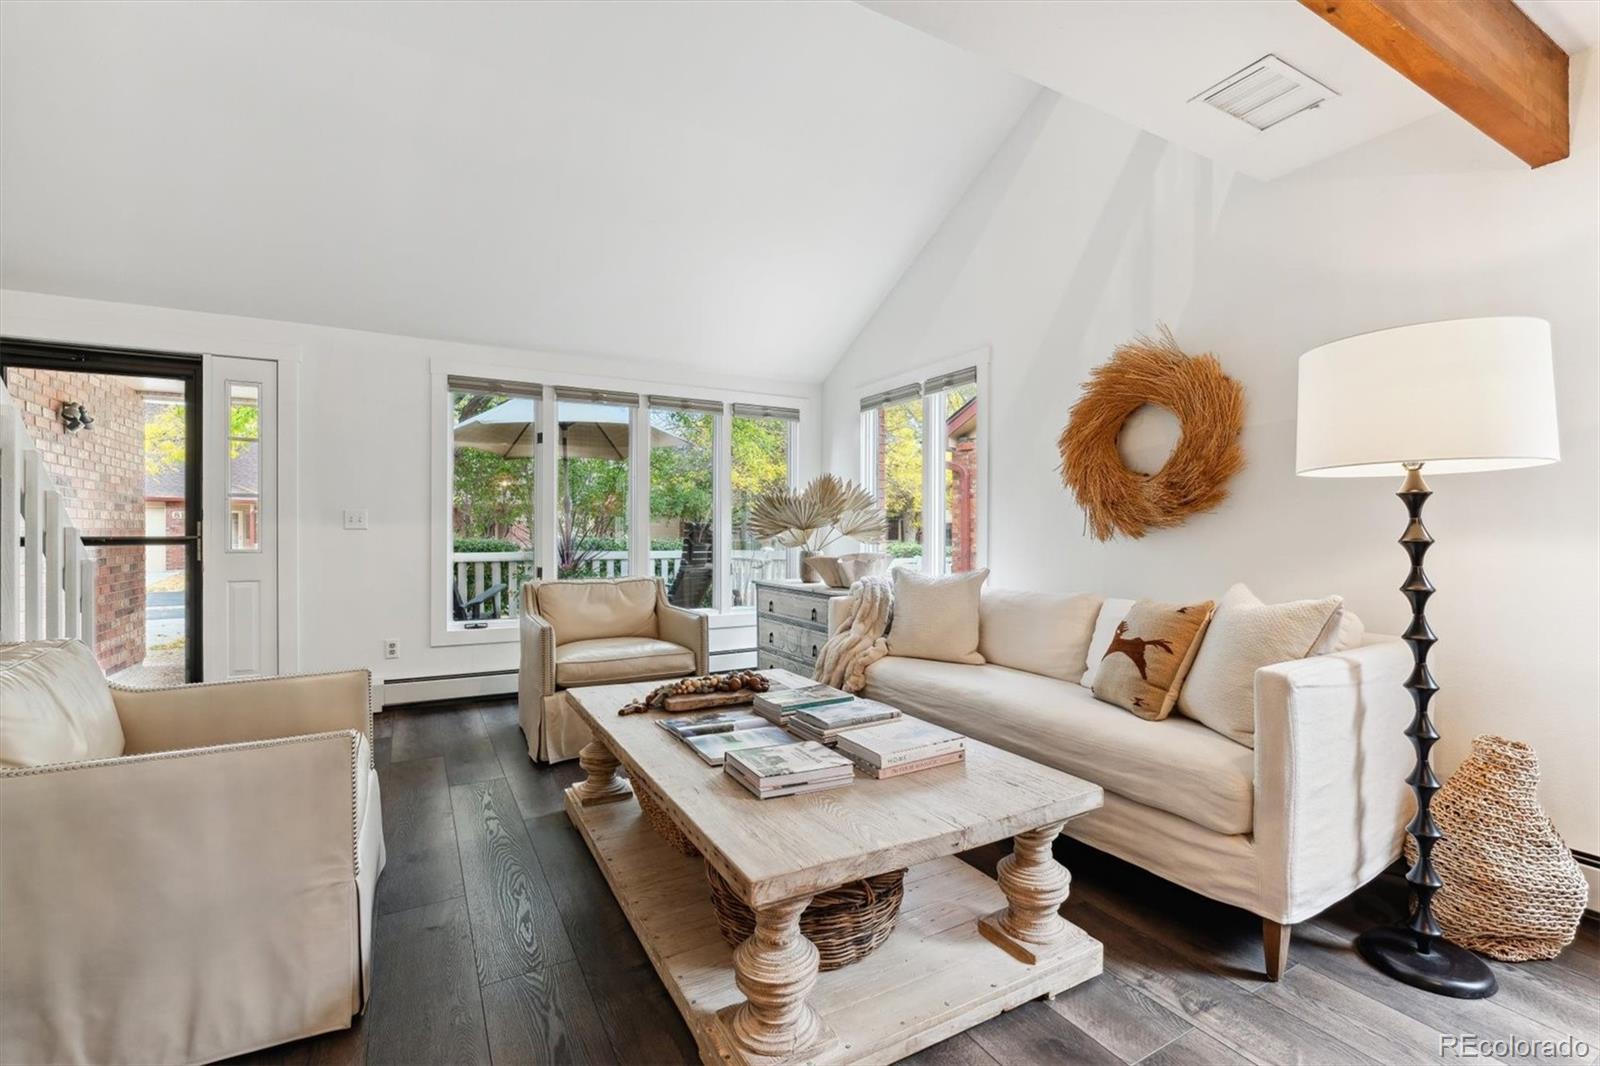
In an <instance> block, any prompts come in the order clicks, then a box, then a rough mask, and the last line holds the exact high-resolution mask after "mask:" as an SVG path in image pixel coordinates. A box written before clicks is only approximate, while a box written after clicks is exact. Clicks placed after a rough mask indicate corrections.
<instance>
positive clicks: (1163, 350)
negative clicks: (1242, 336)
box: [1057, 327, 1244, 540]
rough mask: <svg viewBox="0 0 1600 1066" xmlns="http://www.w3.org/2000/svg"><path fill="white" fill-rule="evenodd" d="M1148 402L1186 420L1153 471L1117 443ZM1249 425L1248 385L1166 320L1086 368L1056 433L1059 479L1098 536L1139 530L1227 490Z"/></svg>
mask: <svg viewBox="0 0 1600 1066" xmlns="http://www.w3.org/2000/svg"><path fill="white" fill-rule="evenodd" d="M1146 404H1151V405H1154V406H1156V407H1164V408H1166V409H1167V410H1169V411H1171V412H1172V413H1173V414H1174V415H1176V416H1177V417H1178V423H1179V426H1180V427H1181V435H1180V437H1179V438H1178V446H1177V447H1176V448H1174V449H1173V451H1172V455H1171V456H1169V457H1168V459H1167V461H1166V464H1165V465H1164V466H1162V468H1161V469H1160V470H1158V471H1157V472H1156V473H1154V474H1141V473H1139V472H1137V471H1134V470H1130V469H1128V467H1127V465H1126V464H1125V463H1124V462H1123V461H1122V456H1121V454H1120V453H1119V452H1118V451H1117V435H1118V434H1119V433H1121V432H1122V424H1123V423H1124V422H1126V421H1127V420H1128V416H1129V415H1131V414H1133V413H1134V412H1135V411H1137V410H1138V409H1139V408H1141V407H1143V406H1145V405H1146ZM1243 431H1244V387H1243V386H1242V385H1240V384H1239V383H1238V382H1237V381H1235V380H1233V379H1232V378H1230V377H1229V376H1228V375H1227V374H1224V373H1223V372H1222V364H1221V363H1219V362H1218V361H1217V359H1216V357H1215V356H1213V355H1211V354H1209V353H1207V354H1205V355H1188V354H1186V353H1185V352H1184V351H1183V350H1182V349H1180V348H1179V347H1178V345H1177V342H1176V341H1174V340H1173V339H1172V334H1171V332H1169V331H1168V330H1167V329H1166V328H1165V327H1163V328H1162V330H1161V334H1160V336H1159V337H1155V338H1150V337H1139V338H1137V339H1136V340H1134V342H1133V343H1131V344H1124V345H1121V346H1120V347H1118V348H1117V349H1116V351H1115V352H1113V353H1112V356H1111V359H1110V360H1109V361H1108V362H1105V363H1102V364H1101V365H1100V366H1097V367H1095V368H1094V369H1093V370H1092V371H1090V372H1089V382H1088V384H1087V385H1085V386H1084V389H1083V395H1082V396H1080V397H1079V398H1078V402H1077V403H1075V404H1073V405H1072V412H1071V414H1070V415H1069V416H1068V420H1067V426H1066V428H1065V429H1063V430H1062V431H1061V439H1060V440H1059V441H1058V442H1057V446H1058V447H1059V448H1060V450H1061V481H1062V483H1063V484H1065V485H1066V487H1067V488H1069V489H1071V490H1072V495H1073V496H1074V497H1075V498H1076V499H1077V501H1078V506H1080V507H1082V508H1083V511H1084V515H1085V516H1086V518H1087V520H1088V524H1089V532H1090V533H1091V534H1092V535H1093V536H1094V537H1095V538H1096V539H1097V540H1110V539H1111V538H1112V537H1113V536H1115V535H1117V534H1118V533H1120V534H1122V535H1123V536H1127V537H1133V538H1138V537H1142V536H1144V535H1145V534H1146V533H1147V532H1149V531H1150V530H1152V529H1164V528H1167V527H1169V526H1176V525H1181V524H1182V523H1183V522H1185V521H1187V520H1188V518H1189V516H1190V515H1194V514H1199V513H1201V512H1204V511H1209V510H1212V509H1213V508H1215V507H1217V506H1218V505H1219V504H1221V503H1222V501H1223V500H1225V499H1227V498H1228V488H1227V484H1228V479H1229V478H1231V477H1233V475H1234V474H1236V473H1238V472H1239V470H1240V469H1242V468H1243V467H1244V449H1243V448H1242V447H1241V446H1240V444H1239V435H1240V433H1242V432H1243Z"/></svg>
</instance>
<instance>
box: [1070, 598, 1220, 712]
mask: <svg viewBox="0 0 1600 1066" xmlns="http://www.w3.org/2000/svg"><path fill="white" fill-rule="evenodd" d="M1213 606H1214V604H1213V603H1212V602H1211V601H1210V600H1207V601H1205V602H1204V603H1190V604H1183V605H1179V604H1176V603H1155V602H1153V601H1151V600H1140V601H1138V602H1137V603H1135V604H1134V605H1133V607H1132V608H1131V609H1130V610H1129V611H1128V616H1127V617H1126V618H1124V619H1123V620H1122V621H1121V622H1119V623H1117V628H1116V630H1115V631H1114V632H1113V633H1112V634H1111V643H1110V644H1109V645H1107V647H1106V653H1105V656H1104V657H1103V658H1101V660H1100V669H1099V670H1098V671H1097V672H1096V674H1095V679H1094V696H1095V699H1097V700H1104V701H1105V702H1106V703H1113V704H1116V705H1117V706H1118V707H1121V708H1122V709H1123V710H1126V711H1132V712H1133V713H1134V714H1136V715H1138V716H1139V717H1140V718H1148V719H1150V720H1151V721H1160V720H1161V719H1163V718H1165V717H1166V716H1167V715H1169V714H1171V713H1172V707H1173V705H1174V704H1175V703H1177V702H1178V690H1179V689H1180V688H1181V687H1182V686H1183V676H1184V674H1186V673H1188V671H1189V664H1190V663H1192V662H1194V654H1195V649H1196V648H1198V647H1199V646H1200V634H1201V633H1203V632H1205V628H1206V623H1207V622H1208V621H1210V620H1211V610H1212V608H1213Z"/></svg>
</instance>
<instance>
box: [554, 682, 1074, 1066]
mask: <svg viewBox="0 0 1600 1066" xmlns="http://www.w3.org/2000/svg"><path fill="white" fill-rule="evenodd" d="M766 672H767V673H768V674H769V676H772V677H774V678H775V679H777V680H780V681H785V682H787V683H789V684H805V683H808V682H807V681H806V679H804V678H801V677H798V676H796V675H794V674H790V673H787V672H786V671H782V670H772V671H766ZM653 687H654V685H653V684H651V683H641V684H633V685H603V686H596V687H592V688H579V689H570V690H568V693H567V694H568V696H569V698H570V699H571V701H572V703H573V705H574V706H575V707H577V709H578V713H579V714H581V715H582V716H583V717H584V719H585V720H586V721H587V722H588V724H589V726H590V728H591V730H592V731H593V733H594V737H595V739H594V742H593V743H591V744H589V745H588V746H587V747H585V748H584V749H583V751H582V753H581V755H580V756H579V761H580V764H581V765H582V767H583V769H584V770H585V771H586V772H587V773H588V778H587V780H584V781H581V782H579V783H578V784H575V785H573V786H572V787H570V788H569V789H567V794H566V807H567V814H568V816H569V817H571V819H572V821H573V823H574V824H575V825H576V826H577V827H578V830H579V831H580V832H581V833H582V834H583V837H584V839H585V840H586V841H587V842H588V844H589V850H590V851H592V852H593V853H594V857H595V861H596V862H598V863H599V865H600V868H601V870H603V871H604V873H605V877H606V880H607V881H608V882H609V883H610V885H611V890H612V892H613V893H614V894H615V895H616V897H617V901H618V902H619V903H620V904H621V905H622V909H623V910H624V911H625V912H626V913H627V915H628V920H629V921H630V922H631V923H632V925H633V930H634V932H635V933H636V934H637V935H638V937H639V940H640V942H641V943H642V944H643V945H644V947H645V950H646V951H647V952H648V953H649V956H650V959H651V961H652V962H653V963H654V964H655V968H656V972H657V973H658V974H660V976H661V980H662V982H663V983H665V984H666V986H667V989H668V991H670V992H671V994H672V998H673V1000H674V1001H675V1002H676V1003H677V1005H678V1010H679V1011H680V1012H682V1014H683V1017H684V1019H685V1020H686V1021H687V1022H688V1024H689V1028H690V1030H691V1031H692V1032H693V1033H694V1036H695V1040H696V1041H697V1042H698V1044H699V1047H700V1055H701V1058H702V1059H703V1060H704V1061H705V1062H707V1063H778V1062H781V1063H798V1062H816V1063H836V1062H837V1063H844V1062H850V1063H856V1062H893V1061H895V1060H896V1059H900V1058H903V1057H904V1056H906V1055H909V1054H911V1053H913V1052H915V1051H917V1050H919V1049H921V1048H924V1047H927V1046H928V1045H930V1044H934V1043H937V1042H938V1041H940V1040H943V1039H945V1038H946V1037H950V1036H953V1035H955V1034H956V1033H958V1032H961V1031H962V1030H964V1029H968V1028H971V1027H972V1026H974V1025H977V1024H978V1023H979V1022H982V1021H985V1020H986V1019H988V1018H992V1017H994V1016H995V1015H996V1014H999V1013H1000V1012H1001V1011H1004V1010H1010V1009H1011V1008H1013V1007H1016V1006H1019V1005H1020V1004H1022V1003H1025V1002H1027V1001H1029V1000H1031V999H1036V998H1038V997H1040V996H1054V995H1056V994H1058V993H1060V992H1063V991H1065V990H1066V989H1068V988H1071V987H1072V986H1074V985H1076V984H1078V983H1079V982H1081V981H1084V980H1087V979H1088V978H1091V977H1094V976H1095V975H1097V974H1098V973H1100V969H1101V949H1100V943H1099V941H1097V940H1095V939H1094V938H1093V937H1091V936H1089V935H1088V934H1086V933H1085V932H1083V930H1081V929H1079V928H1078V927H1077V926H1075V925H1073V924H1072V923H1070V922H1068V921H1066V920H1065V919H1063V918H1062V917H1061V916H1060V914H1059V911H1060V907H1061V904H1062V903H1063V902H1064V901H1065V900H1066V898H1067V889H1068V884H1069V882H1070V880H1071V879H1070V877H1069V876H1068V874H1067V871H1066V868H1065V867H1063V866H1062V865H1061V864H1060V863H1058V862H1056V861H1055V859H1054V858H1053V857H1052V855H1051V849H1050V845H1051V842H1052V841H1054V840H1055V838H1056V835H1057V834H1059V833H1060V832H1061V828H1062V826H1063V825H1065V824H1066V822H1067V820H1068V819H1070V818H1073V817H1076V816H1077V815H1080V814H1083V813H1084V812H1086V811H1091V810H1094V809H1095V808H1097V807H1099V806H1100V802H1101V792H1100V788H1099V786H1098V785H1093V784H1090V783H1089V782H1087V781H1083V780H1080V779H1079V778H1076V777H1073V776H1071V775H1069V774H1064V773H1061V772H1060V771H1058V770H1053V769H1051V768H1049V767H1047V766H1042V765H1040V764H1039V763H1036V762H1033V761H1031V760H1029V759H1024V758H1021V757H1019V756H1016V755H1012V754H1010V753H1009V752H1005V751H1002V750H1000V749H999V748H995V747H991V746H990V745H988V744H982V743H979V742H978V741H976V740H972V739H970V738H969V739H968V741H967V756H966V760H965V761H964V762H962V763H956V764H953V765H950V766H942V767H938V768H936V769H932V770H925V771H922V772H920V773H915V774H908V775H906V776H904V777H899V778H892V779H890V780H887V781H875V780H872V779H870V778H866V777H861V776H859V775H858V777H857V780H856V781H855V782H853V783H852V784H850V785H848V786H846V787H844V788H841V789H835V790H831V791H825V792H815V793H810V794H806V795H799V796H788V797H784V798H781V799H772V800H760V799H757V798H756V797H755V796H752V795H751V794H750V793H748V792H746V791H745V790H744V789H743V788H741V787H740V786H739V785H738V783H736V782H735V781H733V780H732V779H731V778H729V777H728V776H727V775H726V774H724V773H723V772H722V770H721V769H720V768H714V767H708V766H706V765H705V764H704V763H703V762H701V761H700V759H699V758H698V757H697V756H696V755H695V754H694V752H693V751H691V750H690V749H689V748H688V746H687V745H685V744H683V743H682V742H681V741H679V740H677V739H676V738H675V737H673V736H672V735H670V734H669V733H668V732H667V731H666V730H664V729H661V728H660V727H659V726H657V725H656V722H657V721H659V720H660V719H661V718H663V717H667V715H664V714H662V713H659V712H651V713H647V714H637V715H629V716H626V717H621V716H619V715H618V714H617V710H618V709H619V708H620V707H621V706H622V705H623V704H625V703H628V702H629V701H631V700H634V699H637V698H638V697H641V696H643V695H644V694H645V693H647V692H648V691H650V689H651V688H653ZM619 764H620V767H622V768H625V769H626V770H627V773H628V776H629V777H631V778H633V779H635V780H642V781H643V782H645V784H646V785H647V786H648V787H649V788H650V789H651V791H652V792H653V793H654V795H655V796H656V797H659V799H660V802H661V803H662V805H663V806H664V807H665V808H666V809H667V811H668V813H670V814H671V816H672V818H673V820H674V822H676V823H677V825H678V827H679V828H680V829H681V830H682V831H683V832H684V834H685V835H686V836H688V838H689V839H690V840H692V841H693V842H694V844H695V846H696V847H698V848H699V849H700V853H701V855H703V856H704V861H705V862H708V863H710V864H711V865H712V866H713V867H715V868H716V870H717V872H718V873H720V874H721V875H722V876H723V877H724V878H725V879H726V880H727V882H728V884H729V885H731V886H732V887H733V889H734V891H736V892H737V893H738V894H739V895H740V896H741V897H742V898H743V899H744V901H745V902H746V903H747V904H749V906H750V908H751V910H752V911H754V912H755V916H756V931H755V935H753V936H752V937H751V938H750V939H749V940H746V941H745V942H744V944H742V945H741V946H740V947H739V948H737V949H733V948H730V947H728V945H727V944H726V943H724V942H723V940H722V937H721V935H720V933H719V932H718V928H717V921H716V916H715V913H714V911H713V910H712V906H711V901H710V895H709V892H708V889H707V886H706V875H705V870H704V866H703V864H702V860H701V859H697V858H687V857H685V856H683V855H681V854H679V853H678V852H677V851H675V850H673V849H672V848H671V847H670V846H668V845H667V843H666V842H665V841H663V840H662V839H661V838H660V837H659V836H657V835H656V834H655V833H654V832H653V831H652V830H651V829H650V828H649V826H648V825H647V824H646V823H645V821H644V818H643V817H642V815H641V814H640V811H639V807H638V804H637V803H635V802H633V794H632V788H631V786H630V785H629V783H628V781H627V780H626V779H624V778H623V777H622V776H620V774H619V773H618V770H619ZM1005 837H1014V838H1015V849H1014V851H1013V853H1012V854H1011V855H1010V856H1009V857H1007V858H1005V859H1003V860H1001V863H1000V867H999V871H998V883H997V882H996V881H995V880H991V879H990V878H988V877H986V876H985V875H984V874H983V873H981V872H979V871H978V870H975V869H973V868H972V867H970V866H968V865H967V864H966V863H964V862H962V861H961V860H960V859H958V858H955V855H956V853H958V852H962V851H966V850H968V849H970V848H974V847H977V846H979V845H981V844H988V843H992V842H994V841H997V840H1001V839H1003V838H1005ZM900 869H905V870H906V871H907V873H906V878H905V898H904V902H903V904H902V907H901V911H900V917H899V920H898V923H897V925H896V927H895V931H894V933H893V934H892V935H891V936H890V937H889V939H888V940H886V941H885V942H884V943H883V945H882V946H880V947H879V948H878V949H877V951H875V952H873V953H872V954H871V955H869V956H868V957H867V958H865V959H863V960H861V961H860V962H857V963H854V964H853V965H850V966H847V967H844V968H843V969H840V970H835V971H832V972H830V973H825V974H819V973H818V970H817V949H816V947H815V946H814V945H812V944H811V942H810V941H808V940H807V939H806V938H805V937H804V936H802V935H801V933H800V913H801V911H803V910H805V908H806V905H807V904H808V903H809V902H810V901H811V898H812V897H813V896H814V895H816V894H817V893H818V892H821V891H823V890H825V889H828V888H832V887H835V886H837V885H841V884H844V883H846V882H848V881H854V880H857V879H859V878H863V877H871V876H873V875H876V874H881V873H887V872H889V871H891V870H900Z"/></svg>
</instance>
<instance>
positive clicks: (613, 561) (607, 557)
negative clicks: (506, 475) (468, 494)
mask: <svg viewBox="0 0 1600 1066" xmlns="http://www.w3.org/2000/svg"><path fill="white" fill-rule="evenodd" d="M728 562H729V579H730V580H731V582H732V584H733V605H734V606H735V607H739V606H745V605H748V604H750V603H752V602H754V600H753V594H752V591H751V582H753V581H755V580H757V579H764V580H778V579H781V578H782V577H783V576H784V574H785V573H786V571H787V566H788V560H787V553H786V552H784V551H783V550H782V549H779V548H767V549H761V548H757V549H737V550H735V551H734V552H733V553H732V554H731V556H730V557H729V560H728ZM682 563H683V553H682V552H681V551H679V550H677V549H666V550H659V551H652V552H651V553H650V572H651V573H652V574H653V575H654V576H656V577H659V578H661V579H662V580H663V581H665V582H666V583H667V584H668V585H669V586H670V585H671V584H672V581H673V579H674V578H675V577H677V576H678V568H679V567H680V566H681V565H682ZM628 573H629V569H628V553H627V552H625V551H603V552H595V553H593V554H591V555H586V556H585V557H584V559H583V562H581V563H580V564H579V565H578V566H577V567H576V568H575V570H574V572H573V573H572V574H570V575H567V576H571V577H578V578H611V577H627V576H628ZM451 574H452V578H453V580H454V582H455V588H456V592H457V593H459V594H460V596H461V602H462V603H470V602H471V601H472V600H473V599H475V598H476V597H477V596H478V594H479V593H481V592H484V591H487V590H488V589H491V588H493V587H494V586H496V585H504V586H505V587H504V588H502V589H500V590H499V591H498V592H496V593H495V594H494V595H493V596H491V597H490V598H489V599H487V600H485V601H484V602H483V609H482V616H483V617H485V618H507V617H509V616H510V615H511V614H512V613H513V609H514V606H515V604H516V597H517V590H518V589H520V588H521V587H522V584H523V582H525V581H529V580H531V579H532V578H533V553H532V552H455V553H454V554H453V555H452V556H451Z"/></svg>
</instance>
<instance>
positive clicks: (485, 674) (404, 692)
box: [382, 670, 517, 707]
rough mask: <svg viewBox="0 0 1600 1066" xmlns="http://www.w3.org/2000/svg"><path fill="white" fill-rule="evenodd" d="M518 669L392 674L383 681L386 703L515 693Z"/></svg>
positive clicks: (387, 704)
mask: <svg viewBox="0 0 1600 1066" xmlns="http://www.w3.org/2000/svg"><path fill="white" fill-rule="evenodd" d="M516 692H517V672H516V671H515V670H484V671H481V672H479V673H475V674H439V675H437V676H434V677H392V678H390V679H389V680H387V681H385V682H384V683H383V698H382V703H383V706H385V707H394V706H396V705H398V704H403V703H430V702H432V701H434V700H459V699H471V698H473V697H475V696H514V695H516Z"/></svg>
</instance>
